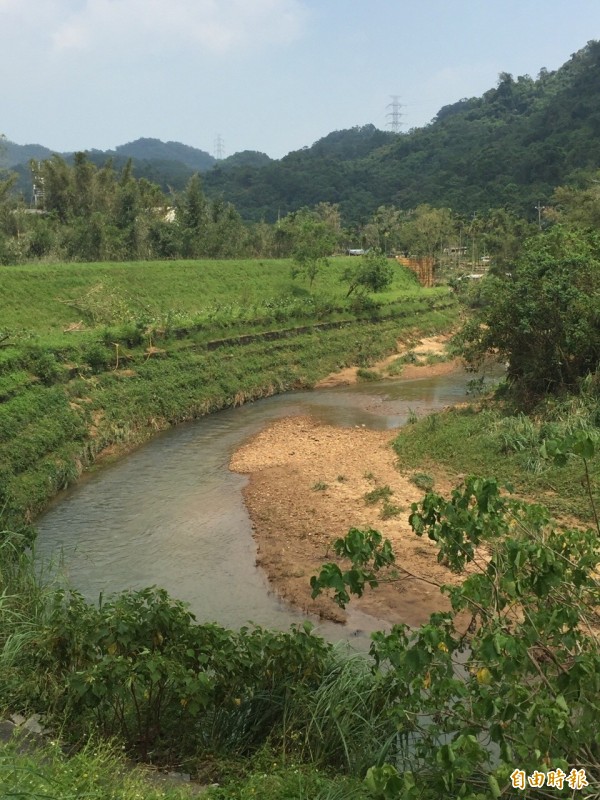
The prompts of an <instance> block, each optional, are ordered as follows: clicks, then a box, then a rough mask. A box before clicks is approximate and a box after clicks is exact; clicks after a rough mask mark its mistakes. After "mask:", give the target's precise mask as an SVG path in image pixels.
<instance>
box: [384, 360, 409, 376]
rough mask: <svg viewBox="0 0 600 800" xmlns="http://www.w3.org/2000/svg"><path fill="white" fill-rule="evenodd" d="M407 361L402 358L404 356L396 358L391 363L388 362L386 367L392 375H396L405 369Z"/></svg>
mask: <svg viewBox="0 0 600 800" xmlns="http://www.w3.org/2000/svg"><path fill="white" fill-rule="evenodd" d="M404 365H405V362H404V361H403V360H402V357H399V358H395V359H394V360H393V361H392V362H391V364H388V365H387V367H386V371H387V374H388V375H389V376H390V377H395V376H397V375H401V374H402V371H403V369H404Z"/></svg>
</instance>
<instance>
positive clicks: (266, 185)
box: [205, 42, 600, 222]
mask: <svg viewBox="0 0 600 800" xmlns="http://www.w3.org/2000/svg"><path fill="white" fill-rule="evenodd" d="M598 109H600V43H598V42H590V43H589V44H588V45H587V46H586V47H584V48H583V49H582V50H580V51H579V52H577V53H575V54H574V55H573V56H572V57H571V59H570V60H569V61H568V62H567V63H566V64H564V65H563V66H562V67H561V68H560V69H558V70H556V71H555V72H548V71H547V70H544V69H542V70H541V71H540V74H539V76H538V77H537V79H533V78H531V77H529V76H528V75H525V76H520V77H518V78H516V79H515V78H513V76H511V75H509V74H508V73H502V74H501V75H500V76H499V80H498V84H497V86H496V87H495V88H493V89H490V90H489V91H487V92H485V94H484V95H483V96H482V97H475V98H470V99H463V100H460V101H459V102H457V103H454V104H452V105H448V106H445V107H443V108H442V109H441V110H440V111H439V113H438V114H437V116H436V118H435V119H434V120H433V121H432V122H431V124H430V125H428V126H426V127H424V128H418V129H414V130H412V131H409V132H408V133H406V134H400V135H396V136H394V135H393V134H386V133H383V132H382V131H377V130H376V129H375V128H374V127H373V126H365V127H363V128H354V129H352V130H349V131H337V132H336V133H333V134H330V135H329V136H327V137H325V138H324V139H321V140H320V141H318V142H316V143H315V144H314V145H313V146H312V147H310V148H308V149H305V150H300V151H297V152H294V153H290V154H289V155H287V156H286V157H285V158H283V159H281V161H279V162H274V163H273V164H271V165H269V166H268V167H265V168H263V169H250V168H245V169H243V170H242V169H241V170H239V171H230V172H228V173H227V174H223V173H222V172H220V171H216V170H215V171H212V172H210V173H208V174H207V176H206V179H205V186H206V189H207V191H208V192H215V193H217V192H221V193H223V194H224V196H225V197H226V198H227V199H228V200H229V201H231V202H233V203H234V204H235V206H236V207H237V209H238V210H239V212H240V213H241V214H242V216H244V217H247V218H250V219H260V218H263V217H264V218H266V219H268V220H273V219H275V218H276V215H277V213H278V212H279V213H281V214H283V213H287V212H289V211H293V210H294V209H297V208H300V207H302V206H305V205H308V206H310V205H314V204H315V203H318V202H323V201H326V202H331V203H339V204H340V206H341V210H342V213H343V215H344V218H345V220H346V221H347V222H351V221H361V220H364V219H365V218H366V217H367V216H368V215H369V214H371V213H372V212H373V211H374V210H375V209H376V208H377V207H378V206H380V205H383V204H393V205H396V206H399V207H401V208H414V207H415V206H417V205H418V204H419V203H431V204H433V205H436V206H450V207H452V208H453V209H454V210H455V211H459V212H463V213H469V214H470V213H473V212H474V211H478V210H485V209H487V208H489V207H490V206H503V205H506V206H508V207H511V208H513V209H514V210H516V211H518V212H519V213H524V214H526V215H528V216H533V214H534V213H535V212H534V208H533V207H534V206H535V205H536V204H537V202H538V201H539V200H544V199H546V198H549V196H550V195H551V193H552V191H553V189H554V188H555V187H556V186H557V185H560V184H563V183H565V182H567V181H571V180H576V179H577V178H578V176H579V174H580V173H581V171H584V172H585V171H588V170H593V169H597V168H598V167H600V111H599V110H598Z"/></svg>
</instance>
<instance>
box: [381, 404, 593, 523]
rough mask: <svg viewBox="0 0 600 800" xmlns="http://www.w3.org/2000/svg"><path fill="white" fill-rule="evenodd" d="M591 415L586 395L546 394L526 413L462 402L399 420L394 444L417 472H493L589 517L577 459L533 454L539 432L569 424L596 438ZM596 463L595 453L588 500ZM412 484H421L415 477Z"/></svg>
mask: <svg viewBox="0 0 600 800" xmlns="http://www.w3.org/2000/svg"><path fill="white" fill-rule="evenodd" d="M596 414H597V402H596V401H594V399H593V398H592V397H590V398H588V399H586V398H585V397H583V398H580V399H578V400H575V399H573V400H570V401H563V402H557V401H549V403H548V404H547V405H546V406H545V407H544V408H540V409H538V411H537V413H536V414H535V415H534V416H533V417H526V416H524V415H522V414H517V415H514V414H512V413H511V412H510V409H505V408H503V407H502V406H501V405H498V404H496V405H492V406H489V405H487V406H486V405H484V406H483V407H482V408H480V407H479V406H477V405H473V406H467V407H466V408H459V409H453V410H450V411H446V412H443V413H440V414H436V415H435V416H430V417H426V418H424V419H421V420H418V421H417V422H415V423H414V424H413V425H410V426H406V427H405V428H403V429H402V431H401V432H400V433H399V435H398V436H397V438H396V440H395V442H394V448H395V450H396V453H397V454H398V456H399V463H400V467H401V468H402V469H404V470H411V469H414V470H419V472H423V473H425V474H427V473H435V472H436V471H439V470H441V471H442V472H443V473H447V474H448V475H449V476H450V478H451V479H453V478H454V477H455V476H457V475H461V476H462V475H466V474H476V475H481V476H485V477H492V476H493V477H496V478H497V479H498V480H499V481H501V482H504V483H510V484H512V485H513V486H514V487H515V490H516V491H517V493H518V494H520V495H522V496H524V497H527V498H530V499H533V500H534V501H536V502H540V503H542V504H543V505H545V506H547V507H548V508H549V509H550V510H551V511H552V512H553V513H554V514H557V515H575V516H578V517H580V518H581V519H583V520H587V521H590V507H589V498H588V497H587V494H586V489H585V486H584V485H583V484H582V478H583V472H584V470H583V465H582V463H581V461H579V460H578V459H571V460H570V461H569V463H568V464H567V465H566V466H565V467H556V466H554V465H552V464H551V463H549V462H548V461H545V460H544V459H542V458H541V455H540V446H541V444H542V441H543V440H544V439H545V438H548V439H552V438H560V437H561V436H562V435H565V434H566V433H569V432H570V431H572V430H574V429H577V428H580V429H584V430H588V431H590V432H591V433H592V435H593V436H595V437H596V438H597V439H600V429H599V427H598V422H600V420H596V418H595V416H594V415H596ZM599 462H600V459H597V458H596V459H595V460H594V461H592V462H591V463H590V465H589V467H590V470H591V473H592V480H593V483H594V486H595V493H596V501H598V499H600V498H599V497H598V495H599V492H600V463H599ZM428 477H431V476H430V475H428ZM413 482H415V483H416V480H415V478H414V476H413ZM420 488H422V489H423V490H427V488H428V487H427V485H426V484H425V483H423V484H422V485H421V486H420Z"/></svg>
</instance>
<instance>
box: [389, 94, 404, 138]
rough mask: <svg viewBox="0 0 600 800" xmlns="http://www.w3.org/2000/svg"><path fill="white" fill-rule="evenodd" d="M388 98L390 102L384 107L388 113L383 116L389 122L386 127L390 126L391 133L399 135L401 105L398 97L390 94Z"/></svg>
mask: <svg viewBox="0 0 600 800" xmlns="http://www.w3.org/2000/svg"><path fill="white" fill-rule="evenodd" d="M390 97H391V98H392V102H391V103H388V104H387V106H386V108H389V109H390V111H388V113H387V114H386V115H385V116H386V117H387V118H388V120H389V122H388V123H387V125H389V126H390V128H391V129H392V132H393V133H400V126H401V125H402V111H401V109H402V103H401V102H400V95H398V94H391V95H390Z"/></svg>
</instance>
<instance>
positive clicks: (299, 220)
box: [290, 203, 339, 289]
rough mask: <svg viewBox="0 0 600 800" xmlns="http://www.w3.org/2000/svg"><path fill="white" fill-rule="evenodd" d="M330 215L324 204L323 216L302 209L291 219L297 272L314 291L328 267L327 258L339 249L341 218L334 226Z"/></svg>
mask: <svg viewBox="0 0 600 800" xmlns="http://www.w3.org/2000/svg"><path fill="white" fill-rule="evenodd" d="M327 212H328V209H327V208H326V204H323V203H322V204H321V214H319V213H318V212H317V213H313V212H311V211H310V210H309V209H301V210H300V211H298V212H296V213H295V214H293V215H290V217H291V218H292V219H293V223H292V236H293V239H294V246H293V250H292V258H293V260H294V264H295V266H296V271H297V272H299V273H301V274H303V275H305V276H306V278H307V279H308V284H309V287H310V288H311V289H312V286H313V283H314V281H315V278H316V277H317V275H318V274H319V272H320V271H321V270H322V269H324V268H326V267H327V266H328V260H327V257H328V256H330V255H331V254H332V253H333V251H334V249H335V244H336V237H335V233H334V231H335V228H336V227H337V226H338V225H339V217H336V218H335V221H334V224H333V225H331V224H330V222H328V221H327V218H326V217H327Z"/></svg>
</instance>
